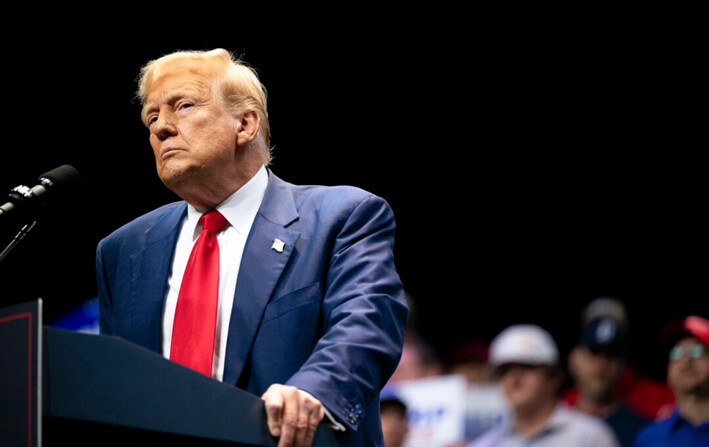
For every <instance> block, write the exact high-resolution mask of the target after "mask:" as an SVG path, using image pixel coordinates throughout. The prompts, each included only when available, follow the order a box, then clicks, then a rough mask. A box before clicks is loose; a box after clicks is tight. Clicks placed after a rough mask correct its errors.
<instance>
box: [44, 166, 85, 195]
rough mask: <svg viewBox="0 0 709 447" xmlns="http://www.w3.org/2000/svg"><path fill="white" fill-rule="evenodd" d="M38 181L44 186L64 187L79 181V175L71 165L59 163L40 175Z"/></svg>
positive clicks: (71, 185)
mask: <svg viewBox="0 0 709 447" xmlns="http://www.w3.org/2000/svg"><path fill="white" fill-rule="evenodd" d="M39 181H40V182H41V183H42V184H43V185H45V186H47V185H49V186H51V187H52V188H59V189H64V188H67V187H73V186H76V185H78V184H79V183H80V182H81V175H79V171H77V170H76V169H75V168H74V167H73V166H70V165H61V166H59V167H58V168H54V169H52V170H51V171H48V172H45V173H44V174H42V175H40V176H39ZM47 181H48V182H47Z"/></svg>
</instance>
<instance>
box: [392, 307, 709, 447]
mask: <svg viewBox="0 0 709 447" xmlns="http://www.w3.org/2000/svg"><path fill="white" fill-rule="evenodd" d="M579 320H580V328H581V330H580V332H579V333H578V334H577V335H576V337H577V338H576V340H575V342H574V344H573V347H572V348H571V349H570V350H569V352H568V353H566V354H565V355H563V356H562V353H561V351H560V350H559V348H558V343H557V341H558V340H557V339H556V338H555V336H568V334H551V333H550V332H548V331H547V330H546V329H545V328H543V327H541V326H539V325H536V324H514V325H511V326H509V327H507V328H505V329H503V330H502V331H500V332H499V333H498V334H497V335H496V336H494V337H493V338H492V339H491V340H469V341H467V342H466V343H464V344H463V345H462V346H460V347H459V348H458V349H457V350H454V351H453V354H452V355H451V356H449V357H447V358H442V356H441V355H439V353H438V352H437V351H436V349H435V348H434V347H433V345H432V344H431V343H429V342H428V341H427V340H426V339H425V338H424V337H422V336H421V334H420V333H418V332H417V331H416V329H415V327H411V328H410V329H409V330H408V332H407V335H406V339H405V343H404V349H403V352H402V357H401V360H400V362H399V366H398V368H397V370H396V371H395V372H394V375H393V376H392V377H391V379H390V381H389V382H388V384H387V385H386V387H385V388H384V390H383V391H382V395H381V414H382V428H383V433H384V438H385V445H386V447H488V446H489V447H493V446H494V447H508V446H509V447H512V446H515V447H518V446H539V447H547V446H548V447H556V446H563V447H575V446H589V447H590V446H594V447H606V446H608V447H616V446H617V447H646V446H653V447H655V446H673V447H677V446H709V321H708V320H707V319H705V318H704V317H703V316H699V315H687V316H684V317H682V318H679V319H671V320H669V321H667V322H666V324H665V325H664V327H663V328H662V330H661V331H660V333H659V334H657V337H658V341H659V345H660V346H662V352H659V350H658V352H657V353H656V355H657V356H658V359H664V360H663V361H666V362H667V364H666V366H667V369H666V378H664V379H658V378H655V377H651V376H648V375H644V374H642V373H641V372H639V371H638V369H637V368H635V367H634V365H633V364H632V363H631V361H630V356H629V353H630V350H631V348H632V346H631V342H630V337H629V321H628V315H627V312H626V309H625V307H624V305H623V303H622V302H621V301H620V300H617V299H614V298H610V297H600V298H597V299H595V300H593V301H591V302H590V303H589V304H588V305H587V306H586V307H585V308H584V310H583V312H582V314H581V315H580V318H579ZM453 380H457V382H455V381H453ZM452 381H453V382H452ZM451 384H453V385H451ZM463 395H464V396H463ZM458 402H463V409H462V412H461V410H460V405H459V404H458ZM431 415H435V416H436V417H431ZM449 416H450V418H452V421H451V420H446V418H447V417H449ZM450 418H449V419H450ZM458 420H459V421H458ZM458 422H459V423H458ZM436 424H439V426H438V427H437V426H436ZM444 425H445V426H444Z"/></svg>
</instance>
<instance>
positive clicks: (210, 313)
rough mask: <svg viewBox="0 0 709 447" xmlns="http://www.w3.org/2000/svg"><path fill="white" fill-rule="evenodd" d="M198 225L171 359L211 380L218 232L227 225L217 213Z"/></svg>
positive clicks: (180, 299)
mask: <svg viewBox="0 0 709 447" xmlns="http://www.w3.org/2000/svg"><path fill="white" fill-rule="evenodd" d="M199 222H200V223H201V224H202V232H201V233H200V235H199V238H197V242H196V243H195V244H194V247H192V253H190V258H189V260H188V261H187V267H186V268H185V275H184V276H183V277H182V285H181V286H180V293H179V295H178V297H177V308H176V309H175V320H174V323H173V327H172V342H171V345H170V359H171V360H174V361H176V362H178V363H181V364H183V365H185V366H188V367H190V368H192V369H194V370H197V371H199V372H201V373H202V374H206V375H208V376H211V375H212V359H213V357H214V337H215V331H216V324H217V303H218V301H219V299H218V296H219V244H217V235H216V232H217V231H219V229H221V228H222V227H223V226H224V224H226V222H227V221H226V219H225V218H224V216H222V215H221V214H219V212H218V211H217V210H211V211H209V212H207V213H205V214H203V215H202V217H200V218H199Z"/></svg>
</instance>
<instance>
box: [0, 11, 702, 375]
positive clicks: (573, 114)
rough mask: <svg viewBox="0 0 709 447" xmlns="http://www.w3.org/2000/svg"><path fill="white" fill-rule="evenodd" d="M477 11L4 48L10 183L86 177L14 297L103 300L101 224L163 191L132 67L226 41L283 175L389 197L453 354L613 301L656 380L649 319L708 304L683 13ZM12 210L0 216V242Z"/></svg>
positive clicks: (422, 295)
mask: <svg viewBox="0 0 709 447" xmlns="http://www.w3.org/2000/svg"><path fill="white" fill-rule="evenodd" d="M424 15H425V14H424ZM433 20H435V19H433ZM154 22H159V20H157V19H156V20H154ZM474 22H475V23H467V24H465V25H462V26H461V25H459V24H453V25H450V26H448V25H449V24H450V23H449V22H445V21H441V22H439V23H437V24H436V26H437V27H438V30H436V29H434V28H435V27H432V24H431V23H428V22H426V20H425V19H424V20H420V21H418V22H416V23H414V24H410V25H409V26H408V27H405V28H404V29H401V28H398V29H395V28H392V27H391V25H392V24H393V23H394V18H393V17H390V18H389V19H387V20H386V21H384V20H382V21H376V20H373V21H372V22H371V23H363V22H361V21H358V22H357V24H356V25H350V26H342V23H341V22H339V21H336V20H333V21H331V22H330V23H329V25H328V26H326V27H324V28H322V29H317V30H316V29H312V28H310V27H309V24H308V23H301V25H302V26H294V27H293V28H290V29H282V28H278V29H277V27H264V28H262V29H261V30H260V31H259V32H253V31H249V32H247V31H245V30H243V29H241V28H239V27H238V26H235V27H234V29H233V30H229V31H220V32H217V31H213V32H208V33H201V34H199V33H195V32H193V31H191V30H187V29H182V28H180V27H177V26H174V28H175V29H173V28H172V27H167V28H170V29H171V30H173V31H176V29H177V28H180V29H181V31H182V32H167V30H165V29H163V28H162V27H161V26H157V23H153V20H151V22H150V24H146V25H145V26H146V28H147V31H146V30H141V31H140V32H135V33H133V32H131V31H130V27H129V26H128V25H125V24H121V25H120V26H116V27H108V28H106V26H105V24H100V23H95V24H94V25H90V26H87V28H86V29H83V28H80V30H81V31H80V32H75V31H76V30H72V29H71V27H70V26H67V27H66V28H65V29H62V31H61V32H46V31H44V30H43V31H42V32H45V34H42V35H43V36H44V42H45V45H44V47H42V48H34V49H27V48H22V47H18V48H17V49H15V50H9V52H10V54H9V55H6V56H7V60H6V64H5V65H6V67H5V72H6V74H7V75H8V79H9V80H8V81H6V86H5V87H6V89H7V91H6V92H5V96H6V100H7V103H6V107H7V108H6V115H5V117H4V118H3V123H4V128H5V129H4V130H5V135H6V139H5V143H6V146H5V148H4V150H3V155H2V158H1V159H2V160H3V161H2V169H1V171H0V190H1V191H8V192H9V190H10V189H11V188H12V187H14V186H16V185H18V184H28V185H30V186H31V185H34V184H35V183H36V179H37V178H38V177H39V175H40V174H42V173H44V172H47V171H49V170H50V169H53V168H55V167H57V166H59V165H61V164H70V165H72V166H74V167H75V168H77V169H78V170H79V172H80V173H81V175H82V187H81V190H80V191H77V192H75V193H72V195H71V197H67V198H66V199H65V200H61V201H59V200H57V201H53V202H52V203H50V204H49V205H48V206H46V207H44V209H43V210H42V213H41V215H40V218H39V224H38V226H37V227H36V228H35V229H34V230H33V231H32V232H31V233H30V235H28V236H27V237H26V238H25V240H23V241H22V243H21V244H20V245H18V246H17V247H16V248H15V249H14V250H13V251H12V252H11V253H10V255H9V256H8V257H7V258H6V259H5V260H4V261H2V263H0V281H1V283H0V284H2V292H0V296H1V297H2V302H3V304H5V303H8V304H9V303H12V302H17V301H22V300H27V299H33V298H36V297H42V298H43V301H44V306H45V316H46V319H47V320H50V319H51V318H54V317H56V316H58V315H61V314H62V313H64V312H67V311H68V310H71V309H73V308H74V307H75V306H76V305H77V304H79V303H81V302H83V301H84V300H86V299H89V298H91V297H93V296H94V295H95V293H96V286H95V276H94V251H95V248H96V244H97V242H98V241H99V240H100V238H102V237H104V236H105V235H107V234H108V233H109V232H111V231H112V230H114V229H116V228H117V227H118V226H120V225H122V224H123V223H126V222H128V221H129V220H131V219H133V218H135V217H137V216H138V215H140V214H142V213H144V212H146V211H148V210H150V209H152V208H154V207H156V206H158V205H160V204H163V203H166V202H168V201H172V200H175V199H176V197H175V196H174V195H173V194H172V193H171V192H169V191H168V190H167V189H166V188H164V186H163V185H162V184H161V183H160V181H159V179H158V178H157V175H156V174H155V168H154V160H153V157H152V152H151V149H150V146H149V143H148V133H147V130H146V129H145V128H144V127H143V126H142V124H141V122H140V119H139V112H140V110H139V106H138V104H137V103H136V102H135V101H134V92H135V87H136V85H135V78H136V76H137V74H138V70H139V68H140V66H141V65H142V64H143V63H145V62H147V61H148V60H149V59H152V58H156V57H159V56H161V55H162V54H165V53H168V52H171V51H173V50H177V49H212V48H215V47H223V48H226V49H229V50H231V51H234V52H236V53H238V54H241V55H242V56H243V58H244V59H245V60H246V61H247V62H248V63H250V64H251V65H253V66H254V67H255V68H256V69H257V70H258V72H259V74H260V76H261V80H262V82H263V83H264V84H265V86H266V88H267V90H268V93H269V113H270V121H271V127H272V133H273V138H272V143H273V145H274V146H275V147H274V156H275V159H274V162H273V164H272V169H273V170H274V172H275V173H276V174H277V175H279V176H280V177H281V178H283V179H285V180H288V181H291V182H294V183H319V184H352V185H356V186H360V187H362V188H364V189H367V190H369V191H372V192H374V193H376V194H378V195H381V196H382V197H384V198H385V199H387V200H388V201H389V203H390V204H391V206H392V208H393V209H394V212H395V215H396V217H397V239H396V253H395V255H396V263H397V266H398V269H399V272H400V274H401V277H402V279H403V282H404V285H405V287H406V289H407V291H408V293H409V295H410V299H411V303H412V311H413V313H412V318H413V320H412V321H413V322H414V323H415V324H416V326H417V327H418V329H419V330H420V331H421V332H422V333H423V334H424V335H425V336H426V337H427V338H429V339H430V340H431V341H432V342H433V343H434V344H435V345H436V346H437V347H438V348H439V349H440V350H441V352H442V353H443V354H444V355H445V354H446V353H447V352H448V351H450V350H451V349H452V347H453V346H454V345H456V344H457V343H459V342H461V341H463V340H465V339H467V338H474V337H485V338H488V337H492V336H493V335H494V334H495V333H497V332H498V331H499V330H501V329H502V328H504V327H505V326H507V325H509V324H512V323H519V322H533V323H537V324H540V325H542V326H544V327H546V328H547V329H549V330H550V332H552V334H553V335H554V336H555V337H556V339H557V341H558V342H559V345H560V347H561V348H562V349H563V350H566V349H568V348H569V347H570V346H571V344H572V343H573V342H574V341H575V340H576V337H577V331H578V323H579V316H580V312H581V309H582V308H583V307H584V306H585V305H586V304H587V303H588V302H589V301H590V300H591V299H593V298H595V297H597V296H613V297H616V298H618V299H621V300H623V302H624V303H625V305H626V307H627V310H628V313H629V316H630V321H631V330H632V336H633V347H634V348H633V352H632V359H633V360H634V362H635V363H636V364H637V365H638V367H639V368H640V369H641V370H643V371H645V372H647V373H649V374H652V375H656V376H662V374H663V373H664V358H663V357H662V356H661V355H660V354H659V353H658V351H657V334H658V331H659V329H660V327H661V326H662V325H663V324H664V323H665V322H666V321H668V320H669V319H670V318H673V317H676V316H680V315H685V314H689V313H695V314H702V315H704V316H707V306H706V302H707V285H706V282H705V281H704V279H705V275H706V271H707V270H706V264H707V263H706V259H707V258H706V253H707V237H706V229H707V217H706V216H705V214H706V190H707V176H706V162H705V161H704V154H703V153H704V152H705V151H706V131H705V130H706V117H705V113H706V111H705V109H706V105H705V104H706V101H705V100H706V85H705V82H704V81H705V80H706V72H704V71H703V68H701V64H700V58H699V57H698V55H699V54H701V53H698V52H697V48H698V44H697V43H696V41H695V40H694V36H693V33H692V29H691V27H683V26H677V24H675V26H673V27H672V28H671V29H670V28H668V27H666V26H665V25H664V22H657V21H652V22H647V23H646V22H644V21H643V20H640V19H639V18H637V17H634V16H625V17H624V19H623V20H612V19H607V20H588V21H585V22H580V21H577V20H575V18H574V17H572V18H571V19H570V20H567V21H566V22H565V23H564V24H563V25H559V24H558V23H557V24H556V25H558V26H549V25H548V24H547V25H544V26H541V25H539V26H535V25H528V26H525V27H519V26H517V23H519V22H516V23H507V21H506V20H505V19H504V18H502V19H500V18H498V20H497V21H496V22H495V23H494V24H493V25H490V24H487V26H485V27H481V26H478V25H479V24H480V23H483V24H485V23H486V20H485V18H484V17H482V18H477V19H476V20H475V21H474ZM475 24H478V25H476V26H473V25H475ZM173 25H174V24H173ZM171 26H172V25H171ZM136 27H137V25H136ZM151 27H155V28H156V29H155V30H153V29H152V28H151ZM214 27H215V29H217V28H218V27H219V25H214ZM141 28H142V26H141ZM72 31H74V32H72ZM269 33H277V34H271V35H270V37H269V36H267V35H266V34H269ZM92 43H93V45H94V46H95V48H93V47H92V45H91V44H92ZM700 112H701V113H700ZM702 113H703V114H704V115H701V114H702ZM20 217H22V218H25V217H26V216H19V215H18V216H10V215H9V214H8V215H4V216H0V219H1V220H2V221H0V231H1V233H0V236H2V238H3V239H2V240H1V241H0V242H2V243H3V247H4V246H5V244H7V243H8V242H9V240H10V239H11V238H12V236H14V235H15V233H16V232H17V231H18V230H19V228H20V226H21V224H22V223H23V220H24V219H22V218H20Z"/></svg>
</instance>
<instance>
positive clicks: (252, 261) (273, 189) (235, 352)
mask: <svg viewBox="0 0 709 447" xmlns="http://www.w3.org/2000/svg"><path fill="white" fill-rule="evenodd" d="M269 175H270V177H269V183H268V188H267V189H266V195H265V196H264V199H263V202H262V204H261V207H260V209H259V212H258V213H257V215H256V218H255V219H254V223H253V225H252V226H251V231H250V234H249V237H248V239H247V241H246V245H245V247H244V254H243V256H242V259H241V267H240V268H239V277H238V279H237V282H236V292H235V294H234V306H233V308H232V313H231V319H230V322H229V336H228V341H227V348H226V359H225V367H224V378H223V381H224V382H225V383H232V384H236V382H237V381H238V380H239V376H240V375H241V373H242V371H243V369H244V364H245V363H246V359H247V357H248V355H249V352H250V351H251V346H252V344H253V341H254V338H255V336H256V332H257V331H258V327H259V325H260V324H261V317H262V316H263V312H264V310H265V308H266V305H267V304H268V302H269V300H270V299H271V296H272V294H273V291H274V289H275V288H276V285H277V284H278V279H279V278H280V276H281V274H282V273H283V270H284V269H285V267H286V265H287V264H288V260H289V259H290V256H291V254H292V253H293V250H294V248H295V244H296V241H297V240H298V238H299V237H300V233H299V232H298V231H294V230H290V229H288V228H286V225H288V224H290V223H291V222H293V221H294V220H295V219H297V217H298V212H297V210H296V208H295V205H294V200H293V195H292V193H291V191H290V188H289V187H288V185H287V184H286V183H285V182H283V181H282V180H280V179H279V178H278V177H276V176H275V175H274V174H273V173H270V172H269Z"/></svg>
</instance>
